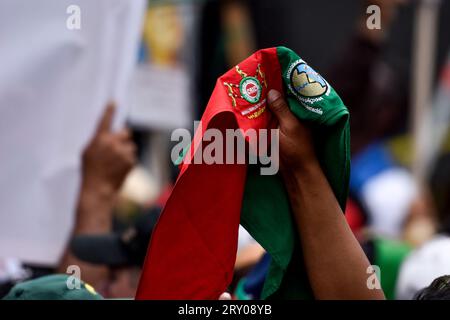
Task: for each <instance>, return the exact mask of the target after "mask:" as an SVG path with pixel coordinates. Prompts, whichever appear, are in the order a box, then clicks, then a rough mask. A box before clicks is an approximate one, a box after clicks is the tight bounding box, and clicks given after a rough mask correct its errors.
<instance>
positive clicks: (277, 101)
mask: <svg viewBox="0 0 450 320" xmlns="http://www.w3.org/2000/svg"><path fill="white" fill-rule="evenodd" d="M267 101H268V104H269V109H270V110H271V111H272V113H273V114H274V115H275V117H277V119H278V122H279V123H280V125H281V126H283V124H286V123H288V122H289V121H292V119H293V118H294V115H293V114H292V113H291V110H290V109H289V106H288V104H287V102H286V100H284V98H283V97H282V95H281V93H280V92H278V91H277V90H274V89H272V90H270V91H269V93H268V94H267Z"/></svg>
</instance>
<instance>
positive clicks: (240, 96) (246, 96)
mask: <svg viewBox="0 0 450 320" xmlns="http://www.w3.org/2000/svg"><path fill="white" fill-rule="evenodd" d="M235 70H236V72H237V73H238V74H239V75H240V76H241V77H242V79H241V81H240V82H239V84H236V83H230V82H224V83H223V84H224V85H225V87H227V89H228V96H229V97H230V99H231V102H232V104H233V107H235V108H236V109H237V110H238V111H239V112H240V113H241V114H242V115H243V116H246V117H247V118H249V119H255V118H257V117H259V116H260V115H261V114H262V113H263V112H264V111H265V109H266V98H265V94H264V92H263V91H264V90H265V89H267V81H266V77H265V74H264V72H263V71H262V70H261V65H260V64H258V67H257V68H256V74H255V76H248V75H247V73H245V72H244V71H242V70H241V69H240V68H239V66H236V68H235ZM261 97H264V98H263V99H262V100H261Z"/></svg>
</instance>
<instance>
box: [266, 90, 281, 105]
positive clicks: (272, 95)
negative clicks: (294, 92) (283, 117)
mask: <svg viewBox="0 0 450 320" xmlns="http://www.w3.org/2000/svg"><path fill="white" fill-rule="evenodd" d="M280 97H281V93H279V92H278V91H277V90H274V89H272V90H270V91H269V93H268V94H267V101H268V102H269V103H272V102H274V101H275V100H277V99H278V98H280Z"/></svg>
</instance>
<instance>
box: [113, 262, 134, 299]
mask: <svg viewBox="0 0 450 320" xmlns="http://www.w3.org/2000/svg"><path fill="white" fill-rule="evenodd" d="M140 274H141V271H140V269H139V268H137V267H128V268H120V269H113V270H111V277H110V281H109V283H108V285H107V287H106V290H105V294H104V295H105V298H108V299H120V298H132V299H133V298H134V296H135V294H136V290H137V287H138V283H139V277H140Z"/></svg>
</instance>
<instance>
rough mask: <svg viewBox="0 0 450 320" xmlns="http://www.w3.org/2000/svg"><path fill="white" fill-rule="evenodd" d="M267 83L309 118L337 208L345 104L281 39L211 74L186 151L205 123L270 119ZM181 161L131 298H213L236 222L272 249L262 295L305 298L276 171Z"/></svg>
mask: <svg viewBox="0 0 450 320" xmlns="http://www.w3.org/2000/svg"><path fill="white" fill-rule="evenodd" d="M270 89H276V90H278V91H280V92H282V93H283V94H284V97H285V98H286V99H287V102H288V104H289V107H290V109H291V110H292V112H293V113H294V114H295V115H296V116H297V117H298V118H299V119H301V120H302V121H304V122H307V123H309V125H310V127H311V130H312V133H313V135H312V136H313V139H314V144H315V147H316V152H317V155H318V157H319V161H320V164H321V166H322V169H323V170H324V173H325V175H326V177H327V179H328V181H329V183H330V185H331V187H332V189H333V192H334V194H335V196H336V198H337V200H338V202H339V204H340V206H341V208H342V209H343V210H344V207H345V202H346V198H347V193H348V184H349V172H350V145H349V144H350V132H349V114H348V111H347V109H346V107H345V106H344V104H343V102H342V101H341V99H340V98H339V96H338V95H337V93H336V92H335V91H334V89H333V88H332V87H331V86H330V84H329V83H328V82H326V80H325V79H323V78H322V77H321V76H320V75H319V74H317V73H316V72H315V71H314V70H313V69H312V68H311V67H309V66H308V65H307V63H306V62H305V61H304V60H302V59H301V58H300V57H299V56H298V55H297V54H296V53H294V52H293V51H292V50H290V49H288V48H285V47H276V48H269V49H263V50H260V51H257V52H256V53H254V54H253V55H251V56H250V57H249V58H247V59H246V60H244V61H242V62H241V63H239V64H238V66H236V67H235V68H232V69H231V70H229V71H228V72H227V73H225V74H224V75H223V76H221V77H220V78H219V79H218V80H217V83H216V86H215V89H214V91H213V93H212V96H211V99H210V101H209V103H208V105H207V108H206V111H205V113H204V114H203V117H202V119H201V121H202V127H201V129H199V130H197V132H196V138H197V139H196V138H194V143H192V144H191V151H192V152H191V157H193V155H194V154H195V152H198V150H199V148H200V146H201V145H200V144H199V143H196V142H195V141H199V140H201V139H198V138H202V137H203V134H204V133H205V130H206V129H209V128H216V129H219V130H221V131H222V132H224V131H225V129H236V128H240V129H241V130H244V131H245V130H247V129H250V128H253V129H256V130H258V129H264V128H266V129H268V128H275V127H276V126H277V123H276V119H275V118H274V117H273V116H272V114H271V113H270V110H269V109H268V108H267V93H268V92H269V90H270ZM202 148H205V145H203V146H202ZM184 160H185V162H183V163H182V165H181V172H180V175H179V177H178V179H177V182H176V185H175V187H174V190H173V192H172V194H171V196H170V197H169V199H168V201H167V203H166V206H165V208H164V210H163V212H162V214H161V217H160V220H159V222H158V224H157V226H156V228H155V230H154V232H153V235H152V239H151V242H150V245H149V248H148V252H147V257H146V261H145V264H144V266H143V271H142V276H141V279H140V283H139V288H138V291H137V295H136V298H137V299H217V298H218V297H219V295H220V294H221V293H223V292H224V291H226V289H227V286H228V285H229V284H230V282H231V280H232V277H233V267H234V262H235V258H236V249H237V240H238V227H239V223H241V224H242V225H243V226H244V227H245V228H246V229H247V230H248V232H249V233H250V234H251V235H252V236H253V237H254V238H255V240H256V241H258V242H259V243H260V244H261V245H262V246H263V247H264V248H265V249H266V250H267V252H268V253H269V254H270V255H271V257H272V259H271V265H270V269H269V273H268V275H267V278H266V281H265V284H264V289H263V293H262V298H290V299H296V298H305V299H307V298H312V297H313V296H312V292H311V288H310V286H309V282H308V278H307V276H306V272H305V267H304V264H303V260H302V250H301V246H300V243H299V237H298V235H297V234H296V228H295V224H294V221H293V216H292V213H291V210H290V205H289V201H288V197H287V194H286V190H285V188H284V185H283V181H282V179H281V177H280V175H279V174H276V175H272V176H269V175H261V174H260V170H259V167H258V166H257V165H247V164H210V165H208V164H205V163H203V164H188V163H186V158H185V159H184ZM317 214H320V212H317ZM330 272H333V271H332V266H330Z"/></svg>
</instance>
